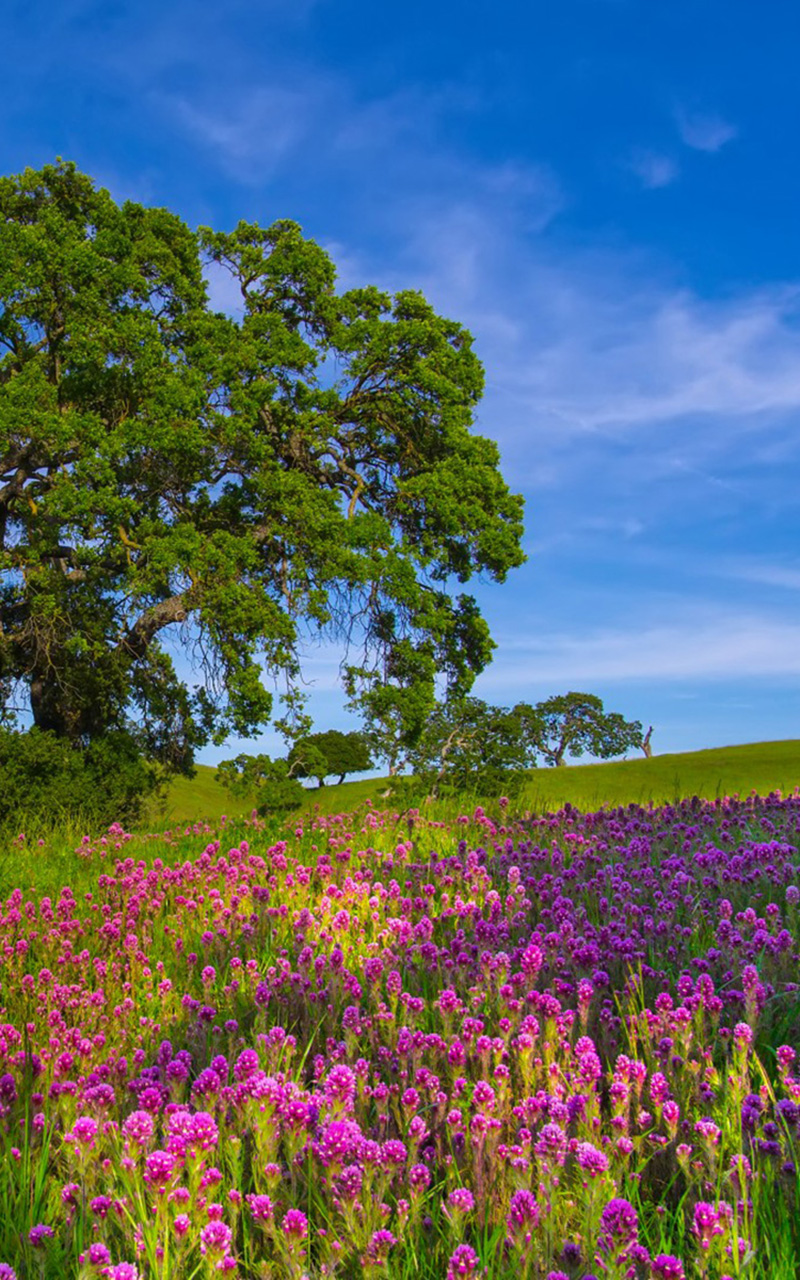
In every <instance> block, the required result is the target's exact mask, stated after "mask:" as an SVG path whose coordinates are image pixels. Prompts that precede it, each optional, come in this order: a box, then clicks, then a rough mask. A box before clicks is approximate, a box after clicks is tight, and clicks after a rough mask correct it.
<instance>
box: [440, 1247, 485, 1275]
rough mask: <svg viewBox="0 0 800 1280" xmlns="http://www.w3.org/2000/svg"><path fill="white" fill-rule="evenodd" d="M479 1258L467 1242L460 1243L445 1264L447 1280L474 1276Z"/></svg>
mask: <svg viewBox="0 0 800 1280" xmlns="http://www.w3.org/2000/svg"><path fill="white" fill-rule="evenodd" d="M479 1266H480V1258H479V1257H478V1255H477V1253H476V1252H475V1250H474V1249H471V1248H470V1246H469V1245H468V1244H460V1245H459V1246H458V1248H457V1249H456V1250H455V1252H454V1253H453V1254H452V1256H451V1258H450V1261H449V1262H448V1264H447V1280H461V1277H462V1276H476V1275H477V1274H478V1267H479Z"/></svg>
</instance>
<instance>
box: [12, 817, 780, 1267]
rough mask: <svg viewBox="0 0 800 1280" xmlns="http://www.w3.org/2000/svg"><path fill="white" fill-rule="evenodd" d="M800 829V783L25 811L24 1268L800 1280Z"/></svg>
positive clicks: (16, 1262) (16, 1105)
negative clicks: (608, 802) (620, 804)
mask: <svg viewBox="0 0 800 1280" xmlns="http://www.w3.org/2000/svg"><path fill="white" fill-rule="evenodd" d="M799 841H800V796H798V795H797V794H795V795H793V796H791V797H789V798H781V797H780V796H779V795H778V794H773V795H770V796H768V797H766V798H758V797H755V796H751V797H750V798H749V799H746V800H741V801H740V800H737V799H720V800H717V801H713V802H704V801H700V800H697V799H694V800H687V801H683V802H681V803H677V804H674V805H671V806H665V807H661V808H656V807H648V808H639V807H636V806H632V805H631V806H627V807H625V808H619V809H609V810H601V811H599V812H597V813H585V814H584V813H580V812H578V811H577V810H575V809H571V808H569V807H568V808H566V809H563V810H561V811H560V812H559V813H555V814H550V815H547V816H544V817H539V818H528V819H526V820H524V821H521V820H515V819H514V818H513V817H511V816H510V815H509V811H508V806H507V805H506V804H504V802H503V801H502V800H500V801H498V802H497V803H496V804H494V805H493V806H487V807H486V809H483V808H477V809H475V810H474V811H472V810H471V811H470V812H469V813H468V814H467V813H465V814H461V815H459V816H457V817H453V818H448V819H447V820H437V819H436V817H435V816H434V813H433V812H432V813H427V812H426V813H425V814H420V813H418V812H416V811H414V810H412V811H409V812H408V813H406V814H402V815H398V814H396V813H391V812H381V811H379V810H377V809H374V808H372V807H366V808H364V809H362V810H361V811H360V812H358V813H355V814H351V815H348V814H337V815H330V816H329V815H318V816H316V817H315V818H307V819H306V820H305V821H304V822H303V823H302V824H298V825H297V826H296V827H295V826H291V827H290V828H288V829H286V830H279V829H278V828H277V827H276V826H274V825H272V826H265V825H264V824H263V823H262V822H260V821H259V820H255V819H254V820H253V821H251V822H248V823H243V824H235V825H230V824H228V825H226V824H225V823H223V824H222V825H221V826H220V827H219V829H212V828H211V827H208V826H201V825H199V824H198V825H195V826H191V825H190V826H187V827H185V828H181V829H179V830H174V831H170V832H167V833H165V834H163V835H160V836H151V837H147V838H144V837H139V836H137V837H131V836H129V835H128V834H126V833H125V832H124V831H123V829H122V828H121V827H119V826H115V827H112V828H111V829H110V831H108V832H107V833H106V834H105V835H104V836H102V837H101V838H98V839H89V838H88V837H87V838H85V839H84V840H83V841H82V842H81V843H80V844H79V846H78V848H77V850H75V851H74V852H73V851H72V850H70V854H69V857H67V856H66V855H63V854H62V855H60V858H56V857H55V852H54V851H52V850H50V849H49V848H48V844H47V841H46V840H45V841H44V843H41V844H37V842H36V841H35V840H33V841H31V842H30V843H28V842H26V841H25V840H24V838H23V837H20V838H19V841H18V843H17V847H16V850H15V857H16V859H17V861H16V863H15V864H14V865H15V867H19V868H20V878H19V880H18V883H20V884H23V883H29V882H30V881H31V880H32V881H33V882H34V884H35V886H36V887H34V888H31V889H30V890H29V891H27V892H26V891H24V890H23V889H22V888H16V889H14V890H13V891H12V892H10V894H8V896H6V898H5V901H4V903H3V908H2V915H1V916H0V944H1V945H2V949H3V967H2V976H1V981H2V988H1V989H0V1054H2V1062H0V1110H1V1112H2V1134H3V1142H4V1144H5V1145H4V1151H3V1159H2V1164H1V1165H0V1180H1V1181H0V1204H2V1214H0V1263H2V1265H0V1277H6V1280H8V1277H11V1276H12V1275H16V1276H17V1277H32V1278H33V1277H71V1276H80V1277H86V1278H87V1280H88V1278H89V1277H100V1276H106V1277H110V1278H111V1280H134V1278H135V1277H142V1278H144V1277H146V1278H147V1280H155V1278H156V1277H159V1278H161V1277H164V1278H166V1277H176V1278H182V1277H186V1278H187V1280H188V1278H189V1277H194V1276H197V1277H211V1276H217V1275H226V1274H227V1275H236V1276H240V1277H243V1278H244V1280H250V1278H251V1277H253V1278H254V1277H273V1278H275V1280H278V1278H279V1277H287V1278H289V1280H300V1278H301V1277H305V1276H307V1277H309V1280H315V1278H316V1277H323V1276H327V1277H340V1278H341V1280H352V1278H355V1277H359V1276H361V1275H364V1276H367V1277H398V1278H400V1277H402V1278H410V1277H416V1276H419V1277H422V1278H423V1280H456V1278H457V1277H458V1278H460V1277H470V1276H475V1277H478V1276H486V1277H489V1278H491V1280H494V1278H496V1280H511V1277H514V1278H515V1280H546V1278H547V1280H588V1278H590V1277H598V1280H622V1278H623V1277H625V1278H630V1280H633V1278H634V1277H638V1278H640V1280H650V1278H652V1280H681V1277H684V1276H685V1277H687V1280H688V1278H689V1277H708V1280H712V1278H713V1280H719V1278H721V1277H725V1276H731V1277H734V1276H735V1277H739V1276H746V1277H763V1278H764V1280H766V1277H774V1278H776V1280H781V1278H784V1277H785V1278H786V1280H789V1277H792V1278H794V1277H795V1276H796V1274H797V1272H798V1267H799V1266H800V1263H799V1262H798V1260H799V1259H800V1202H799V1197H798V1180H797V1172H796V1165H797V1146H798V1142H799V1141H800V1137H799V1136H798V1122H799V1121H800V1074H798V1075H796V1074H795V1069H796V1055H795V1046H796V1045H797V1042H798V1038H799V1037H800V989H799V985H798V984H799V983H800V972H799V971H798V948H799V945H800V932H799V931H800V921H799V920H798V912H799V911H800V850H799V849H798V843H799ZM48 859H49V862H48ZM39 864H41V865H42V866H47V865H49V866H50V868H51V875H52V874H55V872H53V871H52V868H55V869H56V872H58V871H60V870H61V869H66V868H69V870H70V884H69V885H67V884H63V887H61V884H59V887H58V889H57V890H55V891H52V892H50V891H49V890H50V885H49V884H47V883H45V882H44V880H43V879H42V877H38V879H37V875H36V867H37V866H38V865H39ZM31 868H33V870H31ZM62 883H63V881H62ZM45 890H48V892H45Z"/></svg>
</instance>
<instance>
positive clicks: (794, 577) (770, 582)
mask: <svg viewBox="0 0 800 1280" xmlns="http://www.w3.org/2000/svg"><path fill="white" fill-rule="evenodd" d="M730 576H731V577H733V578H737V579H739V580H740V581H743V582H760V583H763V584H764V586H767V587H783V588H785V589H786V590H787V591H800V566H798V565H785V564H763V563H761V564H759V563H756V562H751V563H742V564H738V565H735V566H734V567H733V568H731V570H730Z"/></svg>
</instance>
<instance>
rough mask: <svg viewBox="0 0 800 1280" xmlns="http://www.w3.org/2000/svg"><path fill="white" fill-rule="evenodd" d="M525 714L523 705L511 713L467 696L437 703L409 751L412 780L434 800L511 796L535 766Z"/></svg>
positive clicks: (520, 704)
mask: <svg viewBox="0 0 800 1280" xmlns="http://www.w3.org/2000/svg"><path fill="white" fill-rule="evenodd" d="M530 714H531V708H529V707H527V706H526V705H525V704H524V703H519V704H517V706H515V707H513V708H511V709H510V710H509V709H508V708H506V707H492V706H490V705H489V704H488V703H486V702H483V701H481V699H480V698H471V697H460V698H451V699H449V700H447V701H446V702H443V703H438V704H437V705H436V706H435V707H434V709H433V711H432V713H431V714H430V716H429V717H428V720H427V722H426V725H425V728H424V730H423V731H422V732H421V733H420V735H419V737H418V738H417V741H416V743H415V744H414V746H413V747H412V748H411V749H410V751H409V757H408V758H409V763H410V765H411V767H412V769H413V771H414V774H415V776H416V777H417V778H419V779H420V781H421V782H422V783H423V784H424V787H425V789H426V790H427V792H428V793H429V794H430V795H433V796H437V795H439V794H441V793H442V791H443V790H444V791H446V792H448V793H449V794H452V793H454V792H459V791H460V792H466V793H471V794H480V795H487V796H488V795H499V794H500V793H501V792H505V793H506V794H508V793H509V792H511V793H512V794H516V793H517V792H518V791H519V789H520V787H521V786H522V784H523V782H524V780H525V777H526V771H527V770H528V769H530V768H531V766H532V765H533V764H534V762H535V754H534V750H535V749H534V745H533V743H532V740H531V738H530V736H529V735H528V734H527V733H526V732H525V731H524V730H525V725H526V724H527V721H528V719H529V716H530Z"/></svg>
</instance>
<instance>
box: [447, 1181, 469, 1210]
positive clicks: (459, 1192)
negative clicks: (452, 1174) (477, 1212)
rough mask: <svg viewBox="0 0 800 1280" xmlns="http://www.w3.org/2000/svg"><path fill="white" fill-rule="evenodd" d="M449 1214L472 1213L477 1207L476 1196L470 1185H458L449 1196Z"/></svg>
mask: <svg viewBox="0 0 800 1280" xmlns="http://www.w3.org/2000/svg"><path fill="white" fill-rule="evenodd" d="M447 1206H448V1209H449V1216H451V1217H452V1216H453V1215H456V1216H458V1215H461V1214H466V1213H471V1212H472V1210H473V1209H474V1208H475V1197H474V1195H473V1194H472V1192H471V1191H470V1189H469V1187H456V1188H455V1190H454V1191H451V1192H450V1194H449V1196H448V1197H447Z"/></svg>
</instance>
